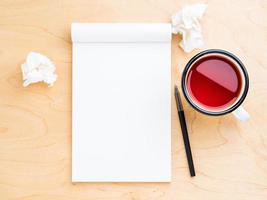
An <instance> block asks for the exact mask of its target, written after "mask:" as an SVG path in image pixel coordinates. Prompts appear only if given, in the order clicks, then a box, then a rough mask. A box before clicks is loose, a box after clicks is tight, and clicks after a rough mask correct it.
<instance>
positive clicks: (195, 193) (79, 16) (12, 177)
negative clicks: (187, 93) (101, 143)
mask: <svg viewBox="0 0 267 200" xmlns="http://www.w3.org/2000/svg"><path fill="white" fill-rule="evenodd" d="M195 2H197V1H191V0H190V1H185V0H76V1H74V0H57V1H52V0H38V1H32V0H17V1H16V0H14V1H10V0H1V1H0V92H1V98H0V199H1V200H6V199H10V200H33V199H34V200H49V199H51V200H76V199H77V200H91V199H92V200H93V199H96V200H115V199H116V200H117V199H122V200H130V199H131V200H161V199H168V200H169V199H170V200H174V199H182V200H189V199H192V200H193V199H194V200H195V199H205V200H209V199H210V200H214V199H216V200H225V199H234V200H250V199H253V200H258V199H265V200H266V199H267V123H266V121H267V2H266V0H253V1H251V0H235V1H233V0H216V1H215V0H206V1H205V2H206V3H208V5H209V7H208V10H207V12H206V14H205V17H204V19H203V20H202V26H203V34H204V39H205V47H204V48H203V49H207V48H222V49H226V50H229V51H231V52H233V53H235V54H236V55H238V56H239V57H240V59H241V60H242V61H243V62H244V64H245V65H246V67H247V69H248V72H249V75H250V90H249V94H248V96H247V99H246V101H245V102H244V107H245V108H246V109H247V110H248V111H249V113H250V115H251V120H250V121H248V122H246V123H241V122H239V121H237V120H236V119H235V118H234V117H233V115H231V114H230V115H226V116H223V117H210V116H205V115H203V114H200V113H197V112H196V111H194V110H193V109H192V108H191V107H190V106H189V105H188V103H187V102H185V101H184V98H183V101H184V107H185V113H186V117H187V120H188V128H189V133H190V138H191V145H192V149H193V156H194V159H195V167H196V173H197V176H196V177H195V178H190V176H189V174H188V168H187V161H186V157H185V151H184V146H183V141H182V136H181V130H180V125H179V123H178V117H177V113H176V107H175V102H174V97H173V98H172V182H171V183H76V184H73V183H71V40H70V25H71V23H72V22H169V21H170V16H171V14H173V13H175V12H176V11H177V10H179V9H180V8H181V7H182V6H184V5H186V4H188V3H195ZM198 2H199V1H198ZM179 40H180V37H178V36H174V37H173V41H172V82H173V84H174V83H180V78H181V71H182V69H183V67H184V66H185V64H186V63H187V61H188V60H189V59H190V58H191V57H192V56H193V55H194V54H196V53H197V52H198V51H194V52H192V53H190V54H185V53H184V52H183V51H182V50H181V49H180V48H179V47H178V41H179ZM30 51H37V52H40V53H43V54H45V55H47V56H48V57H50V58H51V59H52V60H53V61H54V63H55V64H56V66H57V74H58V75H59V77H58V80H57V82H56V83H55V85H54V87H52V88H48V87H47V86H46V85H45V84H42V83H41V84H35V85H31V86H30V87H27V88H23V87H22V77H21V71H20V65H21V64H22V63H23V62H24V59H25V57H26V55H27V53H28V52H30ZM103 125H104V124H103Z"/></svg>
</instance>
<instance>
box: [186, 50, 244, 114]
mask: <svg viewBox="0 0 267 200" xmlns="http://www.w3.org/2000/svg"><path fill="white" fill-rule="evenodd" d="M186 85H187V90H188V93H189V95H190V96H191V98H192V99H193V100H194V101H195V102H196V103H197V104H198V105H199V106H200V107H203V108H205V109H208V110H223V109H227V108H228V107H230V106H231V105H232V104H234V103H235V102H236V100H237V99H238V97H239V96H240V91H241V88H242V80H241V75H240V71H239V70H238V68H237V67H236V65H235V63H233V62H231V61H230V60H229V59H227V58H225V57H222V56H219V55H210V56H206V57H203V58H200V59H199V60H197V61H196V62H195V63H193V65H192V66H191V68H190V70H189V72H188V75H187V79H186Z"/></svg>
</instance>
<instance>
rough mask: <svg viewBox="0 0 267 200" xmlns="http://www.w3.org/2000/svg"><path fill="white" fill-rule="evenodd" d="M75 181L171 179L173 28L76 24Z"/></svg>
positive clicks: (73, 143)
mask: <svg viewBox="0 0 267 200" xmlns="http://www.w3.org/2000/svg"><path fill="white" fill-rule="evenodd" d="M71 35H72V42H73V52H72V53H73V61H72V62H73V65H72V73H73V75H72V79H73V80H72V81H73V83H72V88H73V91H72V139H73V140H72V181H74V182H169V181H170V179H171V25H170V24H167V23H155V24H137V23H133V24H123V23H122V24H121V23H116V24H112V23H111V24H105V23H103V24H102V23H74V24H72V27H71Z"/></svg>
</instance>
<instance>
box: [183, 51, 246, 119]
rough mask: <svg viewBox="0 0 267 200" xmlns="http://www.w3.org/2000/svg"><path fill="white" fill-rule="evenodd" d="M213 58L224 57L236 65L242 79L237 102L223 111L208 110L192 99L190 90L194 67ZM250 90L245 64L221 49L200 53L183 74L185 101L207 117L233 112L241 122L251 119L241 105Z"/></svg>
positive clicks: (189, 63)
mask: <svg viewBox="0 0 267 200" xmlns="http://www.w3.org/2000/svg"><path fill="white" fill-rule="evenodd" d="M211 56H216V57H222V58H223V59H225V60H228V61H229V62H231V63H232V64H234V66H235V68H236V69H237V70H238V72H239V75H240V78H241V89H240V91H239V93H238V96H237V98H236V100H235V101H234V102H233V103H231V104H230V105H229V106H227V107H226V108H224V109H221V110H220V109H218V110H216V109H215V110H213V109H208V108H207V107H205V106H202V105H201V104H200V103H199V102H198V101H197V100H196V99H195V98H194V97H192V94H190V92H189V89H188V75H189V73H190V72H191V70H192V66H193V65H194V64H195V63H196V62H197V61H199V60H200V59H203V58H206V59H207V60H208V59H209V57H211ZM212 67H219V66H212ZM248 88H249V78H248V73H247V70H246V68H245V66H244V64H243V63H242V62H241V61H240V59H239V58H237V57H236V56H235V55H233V54H232V53H230V52H228V51H225V50H221V49H209V50H205V51H202V52H200V53H198V54H197V55H195V56H194V57H193V58H191V59H190V61H189V62H188V63H187V65H186V67H185V69H184V71H183V74H182V91H183V93H184V96H185V99H186V100H187V101H188V102H189V104H191V106H192V107H193V108H194V109H195V110H197V111H199V112H201V113H204V114H207V115H213V116H218V115H224V114H228V113H231V112H233V114H234V115H235V116H236V118H238V119H239V120H241V121H246V120H247V119H249V114H248V113H247V112H246V110H245V109H244V108H243V107H242V106H241V104H242V102H243V101H244V100H245V98H246V96H247V93H248ZM207 98H208V97H207Z"/></svg>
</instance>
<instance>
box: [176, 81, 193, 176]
mask: <svg viewBox="0 0 267 200" xmlns="http://www.w3.org/2000/svg"><path fill="white" fill-rule="evenodd" d="M174 93H175V99H176V106H177V111H178V116H179V120H180V125H181V129H182V134H183V139H184V146H185V152H186V157H187V162H188V166H189V171H190V175H191V176H195V175H196V173H195V168H194V163H193V157H192V152H191V147H190V142H189V137H188V132H187V127H186V121H185V115H184V110H183V105H182V101H181V97H180V94H179V91H178V87H177V86H175V92H174Z"/></svg>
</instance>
